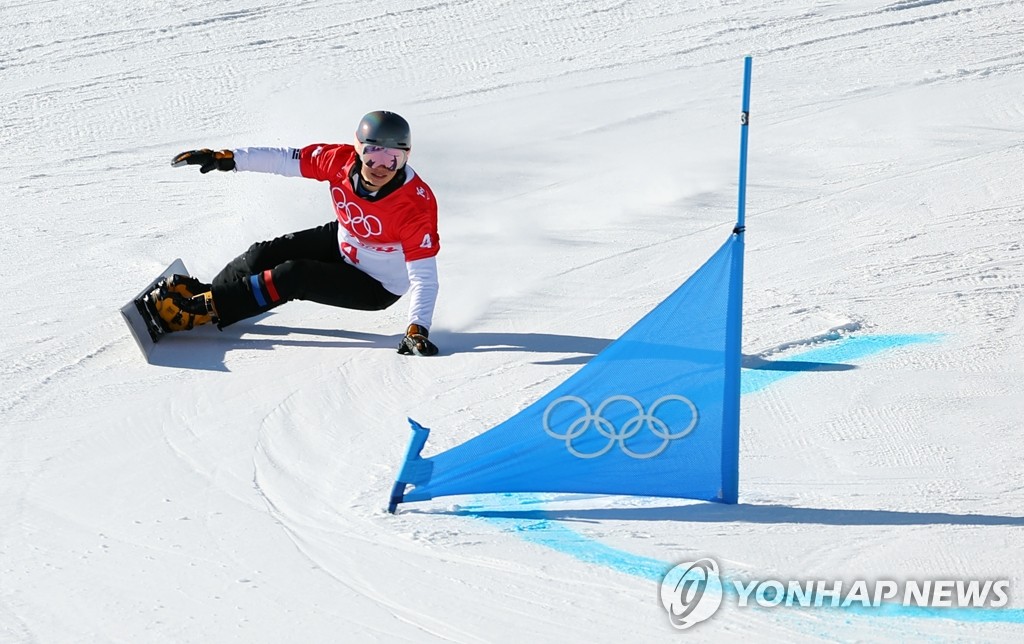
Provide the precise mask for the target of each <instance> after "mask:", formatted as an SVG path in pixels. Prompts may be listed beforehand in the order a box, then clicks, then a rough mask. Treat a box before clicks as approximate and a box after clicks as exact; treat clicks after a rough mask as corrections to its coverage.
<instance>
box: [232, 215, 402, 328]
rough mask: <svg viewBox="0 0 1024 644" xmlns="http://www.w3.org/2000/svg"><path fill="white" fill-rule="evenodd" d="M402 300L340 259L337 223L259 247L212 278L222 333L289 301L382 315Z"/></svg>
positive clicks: (254, 245)
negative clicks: (227, 328)
mask: <svg viewBox="0 0 1024 644" xmlns="http://www.w3.org/2000/svg"><path fill="white" fill-rule="evenodd" d="M399 297H401V296H399V295H395V294H394V293H392V292H390V291H388V290H387V289H386V288H384V287H383V286H382V285H381V283H380V282H378V281H377V280H375V279H373V278H372V277H370V276H369V275H367V274H366V273H364V272H362V271H361V270H359V269H358V268H356V267H355V266H352V265H351V264H347V263H345V261H344V260H342V257H341V250H340V249H339V248H338V222H337V221H332V222H331V223H329V224H324V225H323V226H319V227H317V228H310V229H309V230H303V231H300V232H297V233H291V234H289V235H284V236H283V237H277V238H276V239H272V240H270V241H265V242H258V243H255V244H253V245H252V246H250V247H249V250H247V251H245V252H244V253H242V254H241V255H239V256H238V257H236V258H235V259H233V260H231V262H230V263H229V264H228V265H227V266H225V267H224V269H223V270H221V272H220V273H218V274H217V277H215V278H213V303H214V306H215V307H216V309H217V317H218V319H219V322H218V324H217V326H219V327H220V328H224V327H226V326H228V325H229V324H234V323H235V322H238V321H239V320H244V319H245V318H249V317H252V316H254V315H259V314H260V313H263V312H265V311H269V310H270V309H272V308H274V307H276V306H279V305H281V304H284V303H285V302H288V301H289V300H310V301H313V302H319V303H320V304H328V305H330V306H339V307H342V308H346V309H358V310H361V311H379V310H381V309H386V308H387V307H389V306H391V305H392V304H394V303H395V302H397V301H398V299H399Z"/></svg>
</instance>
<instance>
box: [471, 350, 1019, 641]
mask: <svg viewBox="0 0 1024 644" xmlns="http://www.w3.org/2000/svg"><path fill="white" fill-rule="evenodd" d="M942 337H943V335H942V334H914V335H865V336H851V337H847V338H844V339H841V340H839V341H838V342H837V343H836V344H834V345H830V346H826V347H820V348H816V349H811V350H809V351H805V352H803V353H801V354H799V355H797V356H792V357H787V358H786V366H785V368H782V369H773V366H774V367H778V366H780V365H778V364H776V365H773V364H772V363H771V362H766V363H765V364H763V365H761V366H759V367H758V368H755V369H745V370H744V371H743V373H742V385H741V391H742V393H744V394H749V393H755V392H757V391H761V390H762V389H765V388H766V387H768V386H770V385H772V384H774V383H776V382H778V381H779V380H782V379H784V378H788V377H790V376H793V375H796V374H797V373H802V372H807V371H826V370H834V369H835V368H837V367H841V366H843V365H846V366H849V365H848V363H849V362H850V361H854V360H860V359H863V358H866V357H868V356H871V355H874V354H876V353H880V352H882V351H887V350H889V349H895V348H899V347H903V346H908V345H912V344H921V343H931V342H937V341H939V340H941V339H942ZM800 363H806V364H807V367H806V368H803V367H802V365H801V364H800ZM490 500H493V503H487V502H486V501H490ZM543 503H544V499H542V498H540V497H537V496H534V495H529V494H495V495H486V496H484V495H481V496H479V497H477V503H476V504H474V505H472V506H462V507H461V508H460V510H459V514H464V515H467V516H472V517H475V518H479V519H484V520H486V521H489V522H491V523H494V524H495V525H497V526H500V527H501V528H502V529H504V530H508V531H511V532H515V533H516V535H517V536H519V537H520V538H522V539H523V540H524V541H528V542H529V543H534V544H537V545H540V546H544V547H546V548H549V549H551V550H555V551H557V552H561V553H563V554H566V555H569V556H571V557H573V558H575V559H578V560H580V561H583V562H585V563H589V564H594V565H599V566H604V567H606V568H611V569H612V570H616V571H618V572H621V573H625V574H627V575H633V576H635V577H641V578H643V579H649V580H651V581H656V582H659V583H660V582H661V580H662V579H663V578H664V576H665V574H666V573H667V572H668V571H669V570H671V569H672V568H673V567H674V566H675V564H674V563H670V562H666V561H661V560H659V559H654V558H651V557H644V556H641V555H637V554H633V553H631V552H627V551H625V550H619V549H617V548H612V547H611V546H607V545H605V544H603V543H600V542H598V541H595V540H594V539H590V538H589V537H586V536H584V535H582V534H580V533H578V532H576V531H575V530H571V529H569V528H566V527H565V526H563V525H561V524H560V523H558V522H556V521H552V520H551V519H548V518H547V515H546V514H545V513H544V511H543V510H533V511H522V510H516V511H511V510H512V508H522V507H523V506H524V505H533V504H536V505H540V504H543ZM502 512H507V513H508V516H502ZM723 583H724V585H723V590H724V591H725V593H726V594H728V595H738V593H737V591H736V589H735V587H734V586H733V585H732V583H731V582H729V581H728V580H727V579H723ZM820 609H824V610H842V611H846V612H849V613H855V614H860V615H864V616H877V617H900V618H939V619H950V620H956V621H960V622H999V623H1012V624H1024V609H1015V608H959V607H956V608H954V607H949V608H941V607H918V606H902V605H899V604H888V603H886V604H883V605H881V606H877V607H875V606H870V607H864V606H859V605H851V606H847V607H831V606H828V605H826V606H824V607H821V608H816V609H815V610H820Z"/></svg>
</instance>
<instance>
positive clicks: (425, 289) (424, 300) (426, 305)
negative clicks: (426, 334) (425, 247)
mask: <svg viewBox="0 0 1024 644" xmlns="http://www.w3.org/2000/svg"><path fill="white" fill-rule="evenodd" d="M405 267H406V269H407V270H408V271H409V298H410V301H409V324H419V325H421V326H424V327H426V328H427V329H430V323H431V321H432V320H433V318H434V304H435V303H436V302H437V290H438V282H437V258H436V257H427V258H426V259H417V260H414V261H411V262H406V263H405Z"/></svg>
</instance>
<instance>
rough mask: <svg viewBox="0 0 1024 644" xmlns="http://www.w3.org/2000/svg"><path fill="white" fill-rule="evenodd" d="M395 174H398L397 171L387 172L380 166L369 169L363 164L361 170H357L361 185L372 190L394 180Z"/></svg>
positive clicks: (386, 169)
mask: <svg viewBox="0 0 1024 644" xmlns="http://www.w3.org/2000/svg"><path fill="white" fill-rule="evenodd" d="M396 174H398V170H389V169H388V168H386V167H384V166H382V165H378V166H374V167H372V168H371V167H370V166H368V165H366V164H365V163H364V164H363V167H362V169H360V170H359V175H360V176H361V177H362V178H363V183H365V184H366V185H367V186H369V187H371V188H373V189H374V190H376V189H377V188H380V187H381V186H383V185H384V184H385V183H387V182H388V181H391V180H392V179H394V178H395V175H396Z"/></svg>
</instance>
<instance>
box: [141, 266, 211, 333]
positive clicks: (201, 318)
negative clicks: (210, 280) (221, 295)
mask: <svg viewBox="0 0 1024 644" xmlns="http://www.w3.org/2000/svg"><path fill="white" fill-rule="evenodd" d="M174 277H179V276H178V275H175V276H174ZM172 279H173V278H172ZM168 281H171V280H168ZM196 281H197V282H198V280H196ZM147 300H148V302H149V305H150V307H151V309H152V310H153V312H154V313H156V318H157V320H158V321H159V323H160V326H161V327H162V328H163V330H164V331H165V332H167V333H171V332H174V331H189V330H191V329H194V328H195V327H197V326H202V325H204V324H209V323H211V322H215V321H216V320H217V310H216V309H215V308H214V306H213V293H211V292H210V291H206V292H204V293H198V294H196V295H194V296H192V297H188V296H187V295H184V294H182V293H181V292H179V291H178V290H175V289H174V288H173V287H172V286H169V285H168V284H167V282H165V283H163V284H161V285H160V286H158V287H157V288H155V289H153V291H152V292H151V293H150V294H149V295H148V296H147Z"/></svg>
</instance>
